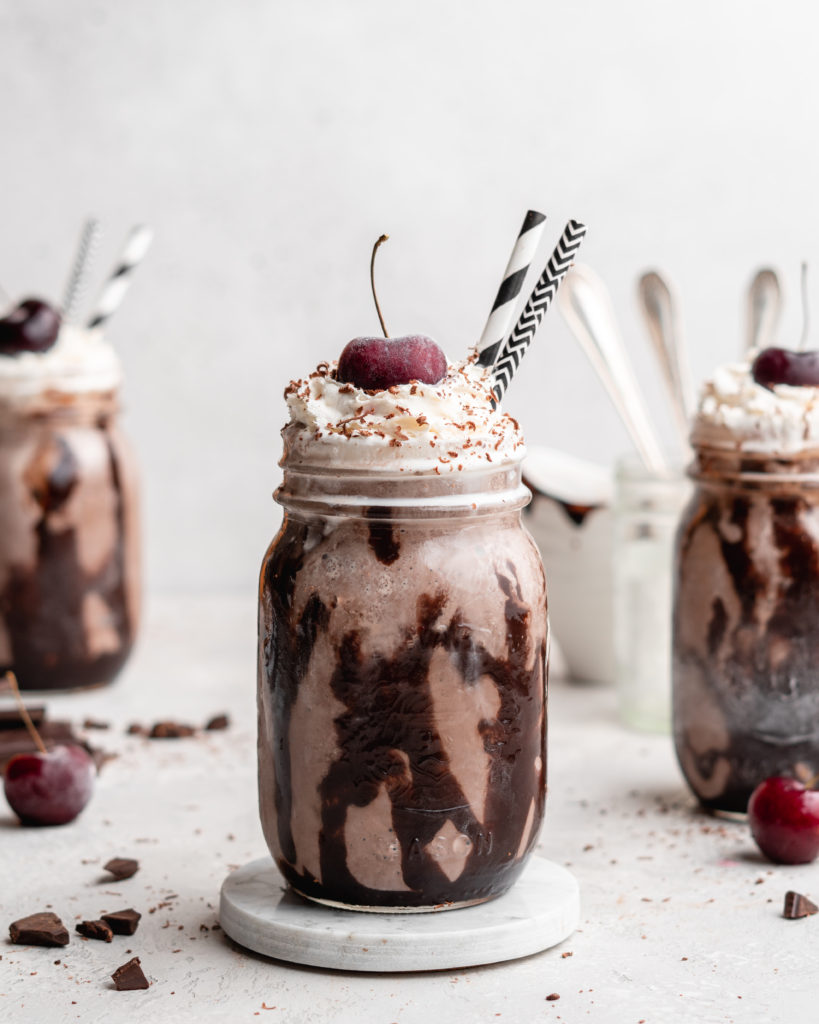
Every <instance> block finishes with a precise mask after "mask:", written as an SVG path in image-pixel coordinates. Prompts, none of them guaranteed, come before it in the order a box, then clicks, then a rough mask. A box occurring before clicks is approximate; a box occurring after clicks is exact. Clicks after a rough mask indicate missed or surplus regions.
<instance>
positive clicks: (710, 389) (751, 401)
mask: <svg viewBox="0 0 819 1024" xmlns="http://www.w3.org/2000/svg"><path fill="white" fill-rule="evenodd" d="M751 355H752V356H753V353H752V354H751ZM692 442H693V443H694V444H717V445H731V446H732V447H735V448H739V449H740V450H742V451H748V452H763V453H765V454H776V453H782V454H793V453H794V452H800V451H805V450H810V449H813V448H817V447H819V388H812V387H791V386H789V385H787V384H776V385H774V387H773V390H768V388H763V387H762V386H761V385H760V384H757V383H756V381H755V380H754V378H753V376H752V374H751V363H732V364H729V365H727V366H721V367H719V368H718V369H717V370H716V372H715V373H714V376H713V378H712V379H711V380H709V381H706V382H705V384H704V385H703V389H702V392H701V395H700V404H699V409H698V411H697V416H696V418H695V420H694V429H693V433H692Z"/></svg>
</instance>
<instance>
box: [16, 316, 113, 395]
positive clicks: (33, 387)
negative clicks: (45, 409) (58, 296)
mask: <svg viewBox="0 0 819 1024" xmlns="http://www.w3.org/2000/svg"><path fill="white" fill-rule="evenodd" d="M121 381H122V368H121V366H120V361H119V357H118V356H117V354H116V352H115V351H114V348H113V347H112V346H111V345H110V344H109V343H108V342H107V341H106V340H105V338H104V337H103V333H102V331H101V330H99V329H95V330H87V329H85V328H82V327H74V326H72V325H70V324H63V326H62V327H61V328H60V334H59V336H58V338H57V341H56V342H55V343H54V345H53V346H52V347H51V348H50V349H48V351H47V352H19V353H17V355H3V354H0V398H29V397H32V396H35V395H40V394H43V393H44V392H46V391H59V392H62V393H65V394H85V393H87V392H91V391H111V390H113V389H114V388H116V387H118V386H119V384H120V383H121Z"/></svg>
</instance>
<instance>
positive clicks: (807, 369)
mask: <svg viewBox="0 0 819 1024" xmlns="http://www.w3.org/2000/svg"><path fill="white" fill-rule="evenodd" d="M751 373H752V374H753V378H754V380H755V381H756V382H757V384H760V385H761V386H762V387H763V388H768V390H769V391H770V390H771V388H773V386H774V385H775V384H789V385H790V386H791V387H798V388H817V387H819V352H792V351H791V350H790V349H787V348H764V349H763V350H762V351H761V352H760V353H759V355H758V356H757V357H756V359H755V360H754V364H753V366H752V367H751Z"/></svg>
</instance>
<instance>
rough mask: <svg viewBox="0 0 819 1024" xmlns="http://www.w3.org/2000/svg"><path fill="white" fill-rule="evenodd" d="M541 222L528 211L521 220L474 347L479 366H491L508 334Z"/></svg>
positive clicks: (533, 212) (542, 222) (540, 214)
mask: <svg viewBox="0 0 819 1024" xmlns="http://www.w3.org/2000/svg"><path fill="white" fill-rule="evenodd" d="M545 220H546V217H545V216H544V215H543V214H542V213H538V212H537V210H529V211H528V213H527V214H526V216H525V217H524V218H523V225H522V226H521V229H520V231H519V232H518V237H517V240H516V241H515V246H514V248H513V249H512V255H511V256H510V257H509V262H508V263H507V264H506V270H505V271H504V272H503V280H502V281H501V286H500V288H498V294H497V295H496V296H495V301H494V303H493V305H492V309H491V311H490V313H489V319H488V320H487V321H486V327H484V329H483V334H482V335H481V340H480V341H479V342H478V344H477V346H476V349H477V352H478V365H479V366H492V364H493V363H494V362H495V359H496V358H497V355H498V352H499V351H500V348H501V345H503V339H504V338H505V337H506V336H507V334H508V333H509V328H510V327H511V326H512V316H513V315H514V312H515V304H516V302H517V298H518V296H519V295H520V290H521V288H522V287H523V282H524V279H525V278H526V274H527V273H528V272H529V267H530V265H531V263H532V257H533V256H534V254H535V252H536V250H537V247H538V245H539V243H540V239H541V236H542V234H543V225H544V222H545Z"/></svg>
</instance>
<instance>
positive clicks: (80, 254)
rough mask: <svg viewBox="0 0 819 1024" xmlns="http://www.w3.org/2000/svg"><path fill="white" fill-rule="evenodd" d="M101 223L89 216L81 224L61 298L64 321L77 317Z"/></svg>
mask: <svg viewBox="0 0 819 1024" xmlns="http://www.w3.org/2000/svg"><path fill="white" fill-rule="evenodd" d="M101 235H102V225H101V224H100V222H99V221H98V220H97V219H96V217H89V218H88V219H87V220H86V222H85V224H83V228H82V232H81V234H80V240H79V242H78V243H77V253H76V255H75V257H74V263H73V265H72V267H71V275H70V277H69V278H68V284H67V285H66V286H65V297H64V298H63V306H62V316H63V321H64V322H65V323H69V324H70V323H73V322H74V321H75V320H76V319H77V309H78V307H79V305H80V303H81V302H82V300H83V298H84V297H85V292H86V288H87V286H88V275H89V273H90V271H91V267H92V265H93V263H94V256H95V255H96V252H97V246H98V244H99V240H100V236H101Z"/></svg>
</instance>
